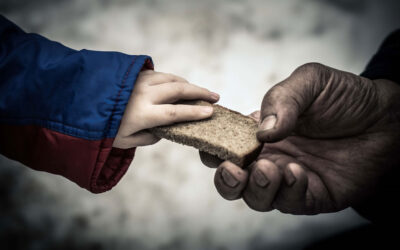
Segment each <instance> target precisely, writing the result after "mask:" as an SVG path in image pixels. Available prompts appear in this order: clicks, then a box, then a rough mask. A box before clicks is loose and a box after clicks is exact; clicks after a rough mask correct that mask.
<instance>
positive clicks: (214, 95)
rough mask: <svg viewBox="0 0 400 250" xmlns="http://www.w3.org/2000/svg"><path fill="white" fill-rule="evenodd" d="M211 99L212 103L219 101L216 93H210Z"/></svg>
mask: <svg viewBox="0 0 400 250" xmlns="http://www.w3.org/2000/svg"><path fill="white" fill-rule="evenodd" d="M211 98H212V99H213V100H214V101H218V100H219V95H218V94H217V93H214V92H211Z"/></svg>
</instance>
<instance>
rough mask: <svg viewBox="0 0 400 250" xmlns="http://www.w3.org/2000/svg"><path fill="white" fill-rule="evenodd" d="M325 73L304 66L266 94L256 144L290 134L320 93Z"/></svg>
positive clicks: (311, 65) (315, 66) (318, 66)
mask: <svg viewBox="0 0 400 250" xmlns="http://www.w3.org/2000/svg"><path fill="white" fill-rule="evenodd" d="M328 69H329V68H328V67H326V66H324V65H321V64H318V63H308V64H304V65H302V66H300V67H299V68H297V69H296V70H295V71H294V72H293V73H292V74H291V75H290V76H289V77H288V78H287V79H285V80H284V81H282V82H280V83H278V84H277V85H275V86H274V87H272V88H271V89H270V90H269V91H268V92H267V93H266V94H265V96H264V99H263V102H262V105H261V116H260V126H259V131H258V132H257V138H258V140H260V141H262V142H276V141H279V140H282V139H284V138H286V137H287V136H289V135H290V134H292V132H293V130H294V129H295V127H296V124H297V121H298V118H299V116H300V115H301V114H302V113H303V112H304V111H305V110H306V109H307V107H309V106H310V105H311V104H312V102H313V101H314V100H315V99H316V98H317V97H318V95H319V94H320V93H321V91H322V89H323V86H324V82H325V80H324V79H326V77H327V75H329V74H328V73H329V70H328Z"/></svg>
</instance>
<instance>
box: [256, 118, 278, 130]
mask: <svg viewBox="0 0 400 250" xmlns="http://www.w3.org/2000/svg"><path fill="white" fill-rule="evenodd" d="M275 123H276V116H275V115H269V116H267V117H265V118H264V120H263V121H262V123H261V126H260V127H261V130H269V129H272V128H273V127H274V126H275Z"/></svg>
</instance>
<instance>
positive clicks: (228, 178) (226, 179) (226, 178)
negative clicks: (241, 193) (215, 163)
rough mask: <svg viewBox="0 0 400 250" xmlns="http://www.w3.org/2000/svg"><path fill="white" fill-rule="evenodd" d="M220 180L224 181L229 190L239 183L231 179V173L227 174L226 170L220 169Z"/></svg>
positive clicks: (233, 178)
mask: <svg viewBox="0 0 400 250" xmlns="http://www.w3.org/2000/svg"><path fill="white" fill-rule="evenodd" d="M221 175H222V179H223V180H224V182H225V184H226V185H228V186H229V187H231V188H234V187H236V186H237V185H239V181H238V180H236V178H235V177H233V176H232V175H231V173H229V172H228V170H226V169H222V173H221Z"/></svg>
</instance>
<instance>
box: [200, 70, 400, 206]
mask: <svg viewBox="0 0 400 250" xmlns="http://www.w3.org/2000/svg"><path fill="white" fill-rule="evenodd" d="M399 101H400V87H399V86H398V85H396V84H395V83H393V82H390V81H388V80H375V81H371V80H369V79H366V78H363V77H359V76H356V75H353V74H351V73H347V72H343V71H339V70H335V69H332V68H329V67H326V66H324V65H321V64H316V63H311V64H305V65H303V66H301V67H299V68H298V69H296V70H295V71H294V72H293V73H292V75H291V76H290V77H289V78H287V79H286V80H284V81H282V82H281V83H279V84H277V85H275V86H274V87H273V88H272V89H271V90H269V91H268V92H267V94H266V95H265V97H264V100H263V103H262V106H261V111H260V113H258V114H257V113H254V114H253V115H252V116H253V117H254V118H255V119H260V120H261V121H264V122H262V123H261V124H260V130H259V132H258V133H257V137H258V139H259V140H260V141H261V142H264V143H265V144H264V147H263V150H262V152H261V153H260V155H259V157H258V160H257V161H256V162H254V163H253V164H252V165H251V166H248V167H247V168H244V169H241V168H239V167H238V166H236V165H234V164H233V163H231V162H229V161H225V162H222V163H221V164H220V165H219V166H218V168H217V171H216V173H215V180H214V181H215V186H216V188H217V190H218V192H219V193H220V194H221V196H222V197H224V198H226V199H228V200H234V199H239V198H243V200H244V201H245V202H246V203H247V205H248V206H249V207H250V208H252V209H254V210H257V211H270V210H272V209H278V210H279V211H281V212H284V213H292V214H318V213H327V212H335V211H339V210H342V209H345V208H347V207H349V206H357V205H358V204H361V203H363V202H365V201H366V200H368V198H369V197H371V196H372V195H374V192H375V191H376V190H378V187H380V186H381V185H382V182H383V180H385V179H386V176H387V175H389V174H390V173H391V172H392V171H393V170H394V169H395V168H396V167H397V166H398V165H399V163H400V159H399V155H400V152H399V149H400V147H399V141H400V135H399V130H400V126H399V123H400V122H399V120H400V119H399V117H400V116H399V110H400V105H399ZM275 118H276V119H275ZM274 120H276V123H274ZM268 121H269V122H268ZM268 127H269V128H270V129H263V128H268ZM217 163H219V162H218V161H215V162H214V163H213V164H211V163H210V162H208V163H207V165H208V166H210V167H215V164H217Z"/></svg>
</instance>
